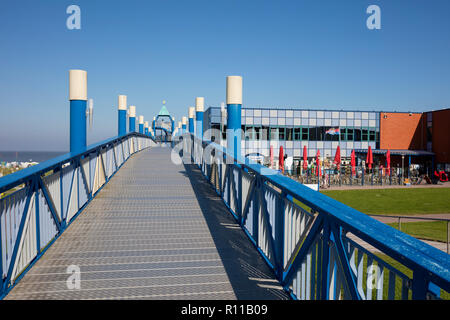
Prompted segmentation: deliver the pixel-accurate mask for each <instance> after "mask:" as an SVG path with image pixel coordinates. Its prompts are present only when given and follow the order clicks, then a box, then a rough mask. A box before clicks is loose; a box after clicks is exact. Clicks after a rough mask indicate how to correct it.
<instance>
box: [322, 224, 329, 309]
mask: <svg viewBox="0 0 450 320" xmlns="http://www.w3.org/2000/svg"><path fill="white" fill-rule="evenodd" d="M330 231H331V230H330V223H329V221H328V219H327V218H325V221H324V226H323V233H322V235H320V237H321V239H322V246H321V247H322V249H321V251H322V259H321V263H322V265H321V270H320V274H321V279H320V280H321V283H320V291H319V294H320V299H321V300H328V298H329V293H330V291H329V285H330V265H329V263H330V249H331V248H330V245H331V239H330V234H331V232H330Z"/></svg>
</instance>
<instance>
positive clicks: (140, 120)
mask: <svg viewBox="0 0 450 320" xmlns="http://www.w3.org/2000/svg"><path fill="white" fill-rule="evenodd" d="M139 124H144V116H139Z"/></svg>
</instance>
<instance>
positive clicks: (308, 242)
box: [186, 135, 450, 300]
mask: <svg viewBox="0 0 450 320" xmlns="http://www.w3.org/2000/svg"><path fill="white" fill-rule="evenodd" d="M190 138H191V139H192V141H193V142H194V143H192V144H187V145H186V147H187V148H191V149H190V150H186V151H187V153H189V154H191V156H192V157H193V160H194V163H197V164H199V163H200V165H199V167H200V169H201V170H202V172H203V175H204V177H205V178H206V179H207V180H209V181H210V182H212V181H217V179H218V180H219V181H220V182H219V188H217V187H216V185H215V184H212V186H213V187H214V189H215V190H216V192H217V194H219V195H220V196H221V197H222V199H223V201H224V203H225V204H226V206H227V207H228V208H229V210H230V212H231V213H232V214H233V216H234V217H235V219H236V220H237V222H238V223H239V224H240V225H241V227H242V228H243V229H244V231H245V233H246V234H247V235H248V236H249V238H250V240H251V241H252V243H253V244H254V245H255V246H256V248H257V249H258V251H259V252H260V253H261V254H262V256H263V257H264V259H265V260H266V262H267V263H268V265H269V266H270V267H271V268H273V270H274V272H275V274H276V275H277V277H278V279H279V281H280V282H281V284H282V286H283V287H284V289H285V290H286V291H287V292H289V293H290V294H291V296H292V297H293V298H300V297H299V296H297V295H296V294H295V293H294V291H295V290H293V289H292V288H291V287H292V286H293V281H297V284H298V281H299V280H298V279H297V280H295V279H296V277H297V273H298V272H299V270H300V268H301V267H302V265H304V264H305V263H306V259H307V258H308V255H309V256H310V257H311V254H313V257H316V258H315V259H314V258H313V259H312V260H314V261H313V262H311V263H313V266H314V270H315V268H316V267H317V270H319V271H318V272H316V273H315V274H313V275H312V276H311V277H312V280H311V283H312V286H314V288H315V287H317V290H315V289H314V290H313V289H311V292H313V295H312V296H311V297H310V298H318V299H335V298H339V295H344V296H345V297H346V298H349V299H355V300H360V299H365V298H367V297H364V296H362V295H361V294H360V292H361V290H362V288H361V287H358V286H359V285H360V282H361V281H362V280H361V276H360V275H359V274H358V273H355V271H354V270H353V268H352V266H351V265H352V263H354V262H352V260H351V257H350V251H351V250H358V257H359V259H360V256H359V255H361V257H363V256H365V257H366V258H367V263H368V265H369V264H370V265H371V264H372V262H373V261H376V262H377V265H379V266H381V267H383V268H385V270H387V271H388V272H389V274H390V276H389V287H385V288H388V290H391V291H389V292H388V298H393V297H394V294H395V292H394V293H392V290H394V291H395V286H393V285H392V281H391V276H392V274H393V279H395V277H398V278H399V279H401V281H402V285H403V287H402V298H406V299H407V298H408V292H411V294H412V298H413V299H426V298H430V297H434V298H438V297H439V291H440V290H439V289H442V290H444V291H447V292H450V255H448V254H446V253H445V252H443V251H441V250H438V249H436V248H434V247H432V246H430V245H428V244H426V243H424V242H422V241H420V240H417V239H415V238H413V237H412V236H409V235H407V234H405V233H403V232H400V231H398V230H396V229H394V228H392V227H390V226H388V225H386V224H384V223H381V222H379V221H377V220H375V219H373V218H372V217H370V216H367V215H366V214H363V213H361V212H359V211H357V210H355V209H352V208H350V207H348V206H346V205H344V204H342V203H340V202H338V201H336V200H333V199H331V198H329V197H327V196H325V195H323V194H321V193H319V192H316V191H314V190H311V189H309V188H308V187H305V186H303V185H302V184H300V183H298V182H296V181H294V180H292V179H290V178H288V177H285V176H283V175H281V174H280V173H278V172H277V171H275V170H271V169H268V168H266V167H264V166H262V165H260V164H257V163H253V162H252V161H251V160H249V159H248V158H242V157H240V156H237V157H235V158H232V159H234V161H228V163H227V161H226V159H227V158H228V157H232V155H230V154H229V153H228V152H227V150H226V149H225V148H223V147H222V146H220V145H217V144H215V143H212V142H209V141H208V142H205V141H203V142H202V141H201V140H200V139H198V138H196V137H194V135H191V137H190ZM188 140H190V139H188ZM199 145H201V149H202V150H203V154H199V153H198V152H196V148H198V146H199ZM205 150H208V152H211V150H213V153H212V154H213V157H214V158H215V159H216V160H218V161H219V164H216V165H217V166H218V170H212V169H211V168H212V165H213V164H212V163H207V159H208V158H209V157H210V155H209V154H206V152H205ZM230 162H231V163H230ZM223 170H225V175H224V177H225V181H221V180H222V172H223ZM236 170H237V174H236ZM212 172H215V174H216V176H215V177H212V175H211V174H212ZM244 172H245V174H246V175H247V178H246V179H250V178H249V177H252V178H251V179H252V181H251V183H249V184H248V185H249V186H248V188H247V190H246V192H247V196H246V197H247V198H246V199H245V202H244V205H243V208H242V210H241V209H240V208H239V206H237V204H239V203H241V202H242V197H243V196H244V193H243V190H242V187H241V185H242V179H243V175H244ZM213 178H214V179H213ZM235 179H238V180H239V181H238V182H237V183H236V181H235ZM269 194H270V195H272V196H274V198H275V200H270V197H269V198H267V199H266V197H267V196H268V195H269ZM233 195H234V196H233ZM231 197H234V201H233V202H232V201H231ZM268 199H269V200H270V201H271V202H270V208H271V209H270V212H269V204H268ZM294 199H295V200H296V201H298V202H300V203H302V204H303V205H304V206H307V207H309V208H310V209H311V213H308V216H309V218H308V219H309V221H310V223H309V224H307V227H306V229H305V231H304V233H303V234H301V236H300V237H299V239H298V240H297V242H296V243H295V244H294V247H293V249H292V253H291V254H290V255H289V256H286V254H284V256H283V252H284V251H285V249H286V250H287V247H285V246H286V245H287V243H286V239H287V237H288V236H289V234H287V233H286V229H287V228H293V229H292V230H294V229H295V231H297V229H296V228H297V227H295V225H292V224H290V222H289V221H285V217H286V214H287V209H286V208H285V205H284V204H285V203H290V205H291V206H294V207H295V203H294ZM273 201H275V202H273ZM233 203H234V205H233ZM232 206H234V207H233V208H232ZM251 207H252V208H253V210H250V208H251ZM273 208H275V209H273ZM295 210H296V212H298V213H299V214H301V213H303V214H306V213H307V212H306V211H305V209H303V208H300V207H298V206H297V207H295ZM259 212H261V214H262V216H261V217H259ZM250 216H251V218H252V221H253V224H252V225H253V227H252V230H249V229H247V227H246V222H247V220H248V219H249V218H250ZM261 218H262V219H263V220H264V221H266V222H267V223H266V224H261V223H259V222H258V221H259V220H260V219H261ZM261 227H264V228H266V230H265V233H264V234H263V233H260V232H259V231H258V228H261ZM347 233H351V234H353V235H354V236H355V237H357V238H359V239H361V240H362V241H364V242H366V243H368V244H369V245H371V246H373V247H375V248H377V249H378V250H380V251H381V252H382V253H383V254H386V255H387V256H389V257H391V258H393V259H395V260H397V261H399V262H401V263H402V264H403V265H404V266H405V267H407V268H409V269H410V270H412V271H413V276H412V278H411V279H409V278H408V277H406V276H405V275H404V274H402V273H401V272H399V271H398V270H396V269H395V268H393V267H392V266H390V265H389V264H388V263H387V262H386V261H383V260H382V259H381V258H380V257H378V256H375V255H374V254H372V253H371V252H369V251H368V250H365V249H363V248H361V247H360V246H359V245H357V244H356V243H354V242H353V241H352V240H350V239H349V238H348V237H347ZM260 234H262V235H263V236H265V237H266V238H265V239H258V237H259V235H260ZM267 235H270V236H269V237H268V238H267ZM261 241H266V244H268V247H267V245H264V247H260V244H261V243H262V242H261ZM349 250H350V251H349ZM331 270H334V271H333V272H334V273H332V271H331ZM337 276H339V281H341V282H340V284H339V287H337V284H336V282H337V281H338V279H337ZM382 280H383V279H381V281H382ZM340 285H342V288H343V289H342V290H343V291H341V287H340ZM303 289H304V288H303ZM330 292H331V293H332V295H331V296H330ZM370 292H371V291H370ZM381 294H384V292H381ZM371 297H372V296H369V298H371Z"/></svg>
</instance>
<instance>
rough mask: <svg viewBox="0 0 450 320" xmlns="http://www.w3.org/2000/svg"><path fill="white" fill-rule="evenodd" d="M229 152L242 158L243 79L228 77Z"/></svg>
mask: <svg viewBox="0 0 450 320" xmlns="http://www.w3.org/2000/svg"><path fill="white" fill-rule="evenodd" d="M226 93H227V96H226V98H227V100H226V101H227V135H226V137H227V150H228V152H230V153H231V154H232V155H233V157H234V158H235V159H236V157H240V156H241V108H242V77H241V76H228V77H227V89H226Z"/></svg>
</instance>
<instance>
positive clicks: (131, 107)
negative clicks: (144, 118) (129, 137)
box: [130, 106, 136, 118]
mask: <svg viewBox="0 0 450 320" xmlns="http://www.w3.org/2000/svg"><path fill="white" fill-rule="evenodd" d="M130 118H136V107H135V106H130Z"/></svg>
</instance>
